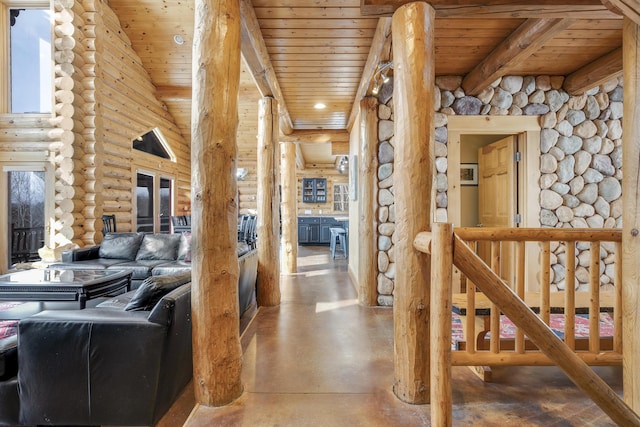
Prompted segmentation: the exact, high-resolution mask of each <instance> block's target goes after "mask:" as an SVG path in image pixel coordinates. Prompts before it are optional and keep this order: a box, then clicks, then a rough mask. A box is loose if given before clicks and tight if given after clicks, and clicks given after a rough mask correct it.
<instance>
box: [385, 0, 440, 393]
mask: <svg viewBox="0 0 640 427" xmlns="http://www.w3.org/2000/svg"><path fill="white" fill-rule="evenodd" d="M434 20H435V11H434V9H433V8H432V7H431V6H430V5H428V4H426V3H422V2H415V3H409V4H406V5H404V6H402V7H400V8H398V10H396V12H395V13H394V14H393V22H392V31H393V32H392V35H393V62H394V94H393V108H394V115H395V120H394V123H395V140H396V145H395V175H394V181H395V183H394V188H395V206H396V236H397V241H396V246H395V251H396V253H395V257H396V287H395V300H394V303H393V304H394V310H393V319H394V322H393V323H394V338H395V339H394V345H395V352H394V355H395V359H394V364H395V384H394V387H393V389H394V393H395V394H396V396H397V397H398V398H399V399H400V400H402V401H405V402H408V403H416V404H418V403H428V401H429V328H428V319H429V280H430V271H431V268H430V257H429V256H428V255H425V254H422V253H420V252H418V251H417V250H415V249H414V248H413V244H412V243H413V239H414V237H415V236H416V234H418V232H420V231H429V230H430V225H431V219H432V218H433V214H432V211H433V194H432V192H433V163H434V112H433V108H434V105H433V99H434V94H433V92H434V85H435V71H434V70H435V67H434V57H435V48H434Z"/></svg>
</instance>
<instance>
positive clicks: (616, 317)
mask: <svg viewBox="0 0 640 427" xmlns="http://www.w3.org/2000/svg"><path fill="white" fill-rule="evenodd" d="M614 262H615V279H614V282H613V285H614V292H615V301H614V306H613V351H615V352H617V353H622V242H616V256H615V261H614Z"/></svg>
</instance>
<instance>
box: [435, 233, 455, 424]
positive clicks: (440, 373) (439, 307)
mask: <svg viewBox="0 0 640 427" xmlns="http://www.w3.org/2000/svg"><path fill="white" fill-rule="evenodd" d="M431 234H432V236H433V241H432V243H431V256H432V257H433V259H437V260H438V262H435V263H433V268H432V269H431V283H432V286H431V301H437V303H436V304H432V305H431V378H430V381H431V425H433V426H441V427H450V426H451V425H452V424H453V395H452V390H451V309H452V308H451V304H452V303H451V298H452V292H453V291H452V286H453V225H452V224H446V223H433V230H432V233H431Z"/></svg>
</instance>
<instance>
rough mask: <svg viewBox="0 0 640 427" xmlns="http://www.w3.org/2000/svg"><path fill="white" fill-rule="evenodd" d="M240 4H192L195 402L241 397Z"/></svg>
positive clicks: (227, 0)
mask: <svg viewBox="0 0 640 427" xmlns="http://www.w3.org/2000/svg"><path fill="white" fill-rule="evenodd" d="M239 84H240V6H239V4H238V0H219V1H215V2H214V1H209V0H196V1H195V31H194V37H193V97H192V108H191V111H192V113H191V114H192V119H191V134H192V142H191V168H192V169H191V191H192V202H191V204H192V206H191V209H192V218H193V221H192V226H191V228H192V231H193V245H192V270H191V277H192V288H191V292H192V294H191V308H192V318H193V334H192V336H193V338H192V339H193V382H194V385H195V397H196V402H197V403H198V404H202V405H208V406H221V405H225V404H227V403H229V402H231V401H233V400H234V399H236V398H237V397H238V396H240V394H241V393H242V383H241V379H240V373H241V369H242V349H241V346H240V328H239V322H238V318H239V316H240V315H239V307H238V257H237V255H236V252H237V239H238V237H237V229H238V202H237V199H236V193H237V187H238V186H237V182H236V179H235V172H236V159H237V155H238V148H237V145H236V131H237V127H238V86H239Z"/></svg>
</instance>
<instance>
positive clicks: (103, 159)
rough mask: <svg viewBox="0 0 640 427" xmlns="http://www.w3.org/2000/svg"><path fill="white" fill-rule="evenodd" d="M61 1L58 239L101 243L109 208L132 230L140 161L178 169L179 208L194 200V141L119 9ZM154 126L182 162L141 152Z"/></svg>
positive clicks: (55, 149) (170, 171) (55, 146)
mask: <svg viewBox="0 0 640 427" xmlns="http://www.w3.org/2000/svg"><path fill="white" fill-rule="evenodd" d="M54 8H55V12H56V15H55V19H56V22H55V24H56V25H55V31H54V33H55V40H54V46H55V62H56V79H55V84H56V87H55V90H56V106H55V111H56V117H55V118H54V119H53V122H54V124H55V127H56V129H54V130H53V131H52V132H50V135H51V136H52V137H53V138H54V141H53V142H52V143H50V146H49V148H50V149H51V151H52V153H53V157H54V159H55V167H56V184H55V191H56V208H55V215H56V230H55V232H56V237H55V243H56V245H61V244H66V243H69V242H70V241H72V242H74V243H78V244H81V245H86V244H93V243H96V242H98V241H99V240H100V239H101V238H102V235H101V233H100V231H101V226H102V222H101V219H100V218H101V216H102V214H103V213H107V214H113V213H115V214H117V215H118V229H119V231H127V230H132V229H133V216H134V212H133V200H132V199H133V194H134V191H133V189H134V187H135V184H136V181H135V171H136V167H140V168H143V169H147V170H152V171H153V170H162V172H163V174H167V175H173V176H174V177H175V179H176V190H177V198H176V201H177V206H178V210H181V207H183V206H189V205H190V186H191V184H190V179H191V172H190V171H191V167H190V165H191V158H190V151H189V146H188V144H187V143H186V142H185V140H184V139H183V138H182V136H181V134H180V133H179V131H178V129H177V127H176V125H175V123H174V121H173V119H172V117H171V115H170V114H169V112H168V111H167V108H166V106H165V105H164V104H162V103H161V102H160V101H158V100H157V99H156V97H155V95H154V94H155V87H154V86H153V84H152V83H151V80H150V78H149V75H148V73H147V72H146V71H145V69H144V68H143V66H142V63H141V60H140V58H139V57H138V55H137V54H136V53H135V52H134V51H133V49H132V48H131V42H130V40H129V39H128V38H127V36H126V34H125V33H124V31H123V30H122V28H121V26H120V23H119V21H118V18H117V17H116V15H115V14H114V13H113V11H112V10H111V9H110V8H109V7H108V6H107V5H105V4H104V3H102V2H99V1H95V0H84V1H73V0H57V1H56V2H55V3H54ZM154 127H158V128H159V129H160V130H161V131H162V133H163V135H164V137H165V138H166V140H167V142H168V144H169V146H170V147H171V149H172V151H173V153H174V154H175V156H176V158H177V159H176V160H177V161H176V162H175V163H174V162H170V161H166V160H160V159H158V158H156V157H152V156H149V155H145V154H142V153H140V154H138V153H136V154H134V152H133V150H132V142H131V141H132V140H133V139H134V138H135V137H137V136H139V135H141V134H143V133H145V132H147V131H149V130H151V129H153V128H154Z"/></svg>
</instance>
